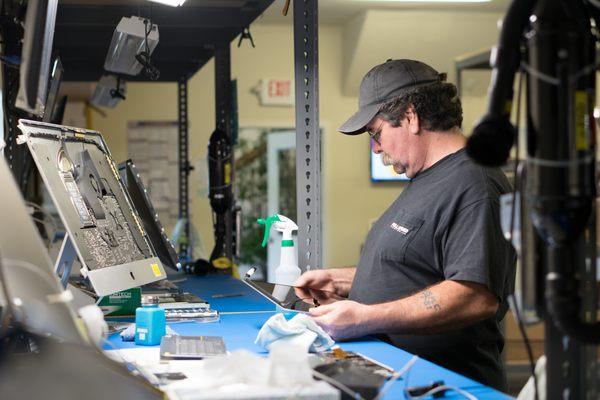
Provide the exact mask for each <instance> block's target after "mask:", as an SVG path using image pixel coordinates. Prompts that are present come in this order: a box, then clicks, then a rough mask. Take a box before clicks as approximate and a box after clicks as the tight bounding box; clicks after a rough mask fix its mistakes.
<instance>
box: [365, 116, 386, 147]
mask: <svg viewBox="0 0 600 400" xmlns="http://www.w3.org/2000/svg"><path fill="white" fill-rule="evenodd" d="M383 122H384V121H381V123H380V124H379V127H378V128H377V130H376V131H374V132H373V131H370V130H368V129H367V133H368V134H369V136H370V137H371V139H373V140H374V141H375V142H376V143H377V144H378V145H381V142H380V141H379V139H380V136H381V128H382V127H383Z"/></svg>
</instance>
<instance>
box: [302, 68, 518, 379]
mask: <svg viewBox="0 0 600 400" xmlns="http://www.w3.org/2000/svg"><path fill="white" fill-rule="evenodd" d="M444 80H445V74H439V73H438V72H437V71H435V70H434V69H433V68H431V67H430V66H428V65H426V64H423V63H421V62H418V61H413V60H388V61H387V62H386V63H384V64H381V65H378V66H376V67H374V68H373V69H372V70H371V71H369V72H368V73H367V75H366V76H365V77H364V78H363V81H362V83H361V86H360V96H359V110H358V112H357V113H356V114H354V115H353V116H352V117H351V118H350V119H349V120H348V121H347V122H346V123H344V124H343V125H342V126H341V127H340V131H341V132H342V133H345V134H348V135H356V134H360V133H362V132H365V131H366V132H368V133H369V135H370V136H371V138H372V146H373V147H372V150H373V152H375V153H377V154H381V156H382V161H383V163H384V164H386V165H391V166H393V168H394V170H395V171H396V172H398V173H406V175H407V176H408V177H409V178H410V179H411V181H410V183H408V184H407V185H406V186H405V188H404V190H403V191H402V193H401V194H400V196H398V198H397V199H396V200H395V201H394V203H393V204H392V205H391V206H390V207H389V208H388V209H387V210H386V211H385V213H384V214H383V215H382V216H381V217H380V218H379V220H378V221H377V222H376V223H375V225H374V226H373V228H372V229H371V231H370V232H369V235H368V236H367V239H366V242H365V245H364V249H363V252H362V254H361V258H360V262H359V264H358V267H357V268H339V269H324V270H318V271H310V272H307V273H305V274H303V275H302V276H301V277H300V278H299V280H298V282H297V283H296V285H297V286H303V287H309V288H316V289H326V290H330V291H334V292H336V293H337V294H338V295H341V296H344V297H347V298H348V300H342V301H337V302H334V303H331V304H325V305H322V306H320V307H316V308H313V309H312V310H311V315H312V316H313V317H314V319H315V321H316V322H317V323H318V324H319V325H320V326H321V327H323V328H324V329H325V330H326V331H327V332H328V333H329V334H331V335H332V337H334V338H335V339H347V338H353V337H359V336H364V335H367V334H380V335H381V337H382V338H383V339H384V340H386V341H388V342H390V343H392V344H394V345H396V346H398V347H401V348H403V349H405V350H407V351H409V352H411V353H414V354H417V355H419V356H422V357H423V358H425V359H428V360H430V361H433V362H435V363H437V364H439V365H442V366H444V367H446V368H449V369H451V370H453V371H456V372H458V373H461V374H464V375H466V376H468V377H470V378H472V379H475V380H477V381H479V382H482V383H484V384H486V385H489V386H492V387H494V388H497V389H500V390H505V389H506V379H505V373H504V368H503V365H502V362H501V359H500V353H501V351H502V348H503V346H504V339H503V337H502V334H501V331H500V327H499V322H500V320H501V319H502V318H503V317H504V315H505V313H506V311H507V308H508V307H507V301H506V298H507V296H508V295H509V294H510V293H511V292H512V291H513V288H514V266H515V254H514V251H513V249H512V247H511V246H510V245H509V243H508V242H506V241H505V239H504V237H503V235H502V232H501V228H500V221H499V199H498V197H499V196H500V195H501V194H503V193H506V192H508V191H510V185H509V183H508V181H507V179H506V177H505V176H504V174H503V173H502V172H501V171H500V170H499V169H487V168H484V167H481V166H478V165H476V164H474V163H473V162H472V161H471V160H470V159H469V158H468V156H467V155H466V153H465V150H464V146H465V140H466V139H465V137H464V136H463V135H462V133H461V130H460V127H461V124H462V109H461V104H460V100H459V99H458V98H457V90H456V87H455V86H454V85H452V84H450V83H446V82H444Z"/></svg>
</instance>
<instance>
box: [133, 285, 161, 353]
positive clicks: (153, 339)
mask: <svg viewBox="0 0 600 400" xmlns="http://www.w3.org/2000/svg"><path fill="white" fill-rule="evenodd" d="M166 333H167V318H166V317H165V310H163V309H162V308H160V307H159V306H158V297H156V296H144V297H142V306H141V307H138V308H137V309H136V310H135V344H137V345H141V346H155V345H158V344H160V339H161V338H162V337H163V336H164V335H165V334H166Z"/></svg>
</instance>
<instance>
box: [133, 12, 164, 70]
mask: <svg viewBox="0 0 600 400" xmlns="http://www.w3.org/2000/svg"><path fill="white" fill-rule="evenodd" d="M152 27H153V25H152V21H150V20H149V19H145V20H144V34H145V37H144V47H145V49H144V51H142V52H140V53H138V54H137V55H136V56H135V59H136V60H137V61H138V62H139V63H140V64H142V67H143V69H142V71H143V72H144V75H146V76H147V77H148V78H149V79H150V80H153V81H156V80H158V78H160V71H159V70H158V68H156V67H155V66H154V65H153V64H152V61H151V59H150V45H149V44H148V36H149V35H150V32H152Z"/></svg>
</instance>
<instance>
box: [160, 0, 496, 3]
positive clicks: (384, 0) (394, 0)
mask: <svg viewBox="0 0 600 400" xmlns="http://www.w3.org/2000/svg"><path fill="white" fill-rule="evenodd" d="M151 1H155V0H151ZM354 1H356V2H359V1H360V2H365V3H367V2H368V3H489V2H490V1H492V0H354Z"/></svg>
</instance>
